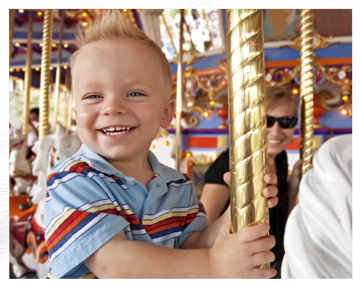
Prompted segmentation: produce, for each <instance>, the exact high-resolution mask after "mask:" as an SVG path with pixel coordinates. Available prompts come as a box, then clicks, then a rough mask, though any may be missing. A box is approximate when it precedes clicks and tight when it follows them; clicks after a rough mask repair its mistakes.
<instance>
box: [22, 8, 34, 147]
mask: <svg viewBox="0 0 360 285" xmlns="http://www.w3.org/2000/svg"><path fill="white" fill-rule="evenodd" d="M28 25H29V26H28V40H27V51H26V68H25V94H24V95H25V96H24V105H23V122H22V134H23V135H24V138H25V141H27V136H28V132H29V122H28V121H29V105H30V104H29V102H30V87H31V72H32V70H31V66H32V27H33V11H32V10H29V20H28Z"/></svg>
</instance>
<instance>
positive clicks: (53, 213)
mask: <svg viewBox="0 0 360 285" xmlns="http://www.w3.org/2000/svg"><path fill="white" fill-rule="evenodd" d="M96 179H97V180H96ZM103 179H104V178H101V177H99V176H96V178H94V177H93V178H90V177H87V176H85V175H83V174H81V173H77V172H69V171H66V172H60V173H54V174H52V175H50V176H49V177H48V181H47V189H48V192H47V197H46V202H45V214H44V218H45V227H46V230H45V239H46V241H47V245H48V252H49V259H48V262H49V263H48V270H49V273H50V274H51V275H52V278H79V277H81V276H83V275H84V274H86V273H89V270H88V268H87V267H86V266H85V264H84V263H83V261H84V260H85V259H86V258H88V257H89V256H90V255H91V254H93V253H94V252H95V251H96V250H98V249H99V248H100V247H101V246H102V245H103V244H104V243H105V242H107V241H108V240H109V239H110V238H112V237H113V236H114V235H116V234H117V233H118V232H120V231H121V230H124V229H125V228H126V227H127V226H128V225H129V223H128V222H127V221H126V220H125V219H124V218H123V216H122V215H123V214H122V211H121V209H120V207H119V205H118V204H117V202H116V201H115V200H114V198H113V197H112V196H111V195H110V193H111V191H110V190H109V189H108V187H107V184H106V183H105V181H103Z"/></svg>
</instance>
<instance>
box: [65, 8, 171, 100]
mask: <svg viewBox="0 0 360 285" xmlns="http://www.w3.org/2000/svg"><path fill="white" fill-rule="evenodd" d="M114 39H125V40H135V41H139V42H141V43H143V44H146V45H148V46H150V47H151V48H152V49H153V50H154V52H155V54H156V55H157V56H158V58H159V62H160V65H161V67H162V69H163V70H164V75H163V76H164V80H165V82H167V81H169V84H170V93H171V86H172V73H171V71H170V65H169V62H168V60H167V58H166V56H165V54H164V53H163V52H162V50H161V48H160V47H159V46H158V45H157V44H156V43H155V42H154V41H152V40H151V39H150V38H149V37H148V36H147V35H146V34H145V33H144V32H142V31H141V30H140V29H138V28H136V27H134V26H133V25H131V24H130V23H128V21H127V20H126V18H125V17H124V16H123V15H122V14H121V12H120V11H119V10H117V9H114V10H108V11H106V12H105V13H104V14H103V15H102V16H101V17H100V18H99V19H97V20H96V21H95V22H94V23H93V24H91V25H90V26H89V29H88V32H87V33H84V32H83V31H82V30H81V28H80V27H78V29H77V31H76V33H75V47H76V51H75V52H74V53H73V54H72V55H71V57H70V66H71V67H72V68H73V66H74V64H75V62H76V58H77V57H78V55H79V54H80V52H81V50H82V48H83V47H84V46H86V45H88V44H91V43H93V42H97V41H106V40H114Z"/></svg>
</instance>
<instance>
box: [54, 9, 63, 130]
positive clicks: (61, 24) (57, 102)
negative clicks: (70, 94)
mask: <svg viewBox="0 0 360 285" xmlns="http://www.w3.org/2000/svg"><path fill="white" fill-rule="evenodd" d="M64 14H65V13H64V10H63V9H61V14H60V34H59V49H58V53H59V55H58V61H57V69H56V85H55V109H54V130H56V124H57V118H58V112H59V97H60V78H61V58H62V57H61V56H62V54H61V53H62V41H63V33H64Z"/></svg>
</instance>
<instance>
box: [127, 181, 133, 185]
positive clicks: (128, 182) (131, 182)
mask: <svg viewBox="0 0 360 285" xmlns="http://www.w3.org/2000/svg"><path fill="white" fill-rule="evenodd" d="M126 182H127V184H129V185H134V184H135V182H134V181H126Z"/></svg>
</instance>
